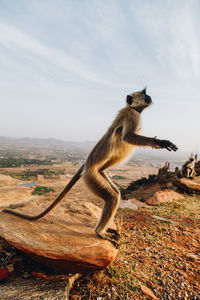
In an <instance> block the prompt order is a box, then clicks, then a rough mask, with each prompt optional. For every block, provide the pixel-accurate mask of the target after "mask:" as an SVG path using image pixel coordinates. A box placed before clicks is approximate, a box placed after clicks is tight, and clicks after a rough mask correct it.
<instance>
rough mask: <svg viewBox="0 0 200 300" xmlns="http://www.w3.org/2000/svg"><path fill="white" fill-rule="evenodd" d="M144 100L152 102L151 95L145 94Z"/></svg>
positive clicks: (148, 102) (147, 102)
mask: <svg viewBox="0 0 200 300" xmlns="http://www.w3.org/2000/svg"><path fill="white" fill-rule="evenodd" d="M144 101H145V103H146V104H150V103H152V100H151V97H150V96H148V95H146V96H145V100H144Z"/></svg>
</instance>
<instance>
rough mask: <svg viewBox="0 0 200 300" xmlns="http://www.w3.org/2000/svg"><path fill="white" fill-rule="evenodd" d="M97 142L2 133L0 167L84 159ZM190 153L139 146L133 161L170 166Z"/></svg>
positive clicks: (156, 165) (182, 160)
mask: <svg viewBox="0 0 200 300" xmlns="http://www.w3.org/2000/svg"><path fill="white" fill-rule="evenodd" d="M95 143H96V142H94V141H84V142H73V141H62V140H59V139H53V138H48V139H36V138H28V137H24V138H10V137H3V136H0V168H3V167H18V166H21V165H31V164H38V165H40V164H41V165H47V164H54V163H63V162H66V161H71V162H72V163H75V164H77V163H82V162H84V160H85V159H86V157H87V155H88V153H89V152H90V151H91V149H92V148H93V146H94V145H95ZM187 155H188V154H187V153H184V152H179V153H178V155H176V159H175V160H174V159H172V156H171V153H169V152H167V151H166V150H159V151H157V150H152V149H144V148H142V149H141V148H140V149H139V151H136V152H135V153H134V154H133V156H132V158H130V162H131V163H134V164H135V165H140V164H141V163H142V164H144V162H145V163H146V164H147V165H150V166H153V167H159V166H160V165H161V164H162V163H163V162H165V161H170V163H171V168H173V167H175V166H181V165H182V163H183V162H184V161H185V160H186V159H187Z"/></svg>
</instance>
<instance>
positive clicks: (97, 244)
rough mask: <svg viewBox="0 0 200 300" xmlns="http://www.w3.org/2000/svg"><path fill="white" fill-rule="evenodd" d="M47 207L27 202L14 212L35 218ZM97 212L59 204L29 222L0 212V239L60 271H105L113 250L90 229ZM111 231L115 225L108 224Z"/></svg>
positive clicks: (91, 207) (82, 206)
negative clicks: (41, 216) (39, 217)
mask: <svg viewBox="0 0 200 300" xmlns="http://www.w3.org/2000/svg"><path fill="white" fill-rule="evenodd" d="M46 206H47V204H45V205H44V204H41V202H37V203H29V204H28V205H26V206H24V207H23V208H20V209H19V208H18V209H17V211H20V212H26V213H27V214H30V215H35V214H37V213H39V212H41V211H42V210H44V209H45V207H46ZM100 215H101V209H100V208H99V207H97V206H95V205H94V204H92V203H89V202H83V201H70V203H67V204H60V205H58V206H57V207H55V208H54V209H53V210H52V211H51V212H50V213H48V214H47V215H46V216H45V217H43V218H41V219H39V220H35V221H29V220H24V219H22V218H19V217H16V216H13V215H10V214H8V213H4V212H1V213H0V236H1V237H3V238H4V239H5V240H7V242H8V243H10V244H11V245H13V246H14V247H16V248H17V249H19V250H21V251H23V252H24V253H25V254H27V255H29V256H30V257H31V258H33V259H35V260H36V261H38V262H41V263H42V264H44V265H46V266H48V267H50V268H53V269H55V270H58V271H62V272H89V271H94V270H98V269H102V268H106V267H107V266H108V265H109V264H110V263H111V262H112V261H113V260H114V259H115V257H116V254H117V249H116V248H115V247H114V246H113V244H112V243H111V242H109V241H106V240H103V239H101V238H99V237H98V236H97V235H96V233H95V231H94V227H95V224H96V223H97V221H98V220H99V218H100ZM111 227H112V228H115V225H114V224H112V226H111Z"/></svg>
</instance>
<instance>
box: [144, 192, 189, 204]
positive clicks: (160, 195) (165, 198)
mask: <svg viewBox="0 0 200 300" xmlns="http://www.w3.org/2000/svg"><path fill="white" fill-rule="evenodd" d="M184 199H185V198H184V196H183V195H182V194H179V193H177V192H175V191H173V190H170V189H167V190H163V191H158V192H156V193H155V194H154V195H153V197H151V198H149V199H147V200H146V202H145V203H146V204H148V205H156V204H160V203H163V202H173V201H175V200H184Z"/></svg>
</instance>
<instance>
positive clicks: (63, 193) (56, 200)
mask: <svg viewBox="0 0 200 300" xmlns="http://www.w3.org/2000/svg"><path fill="white" fill-rule="evenodd" d="M83 168H84V165H82V166H81V167H80V169H79V170H78V171H77V172H76V174H75V175H74V177H72V179H71V180H70V182H69V183H68V184H67V185H66V187H65V188H64V190H63V191H62V192H61V193H60V195H59V196H58V197H57V198H56V199H55V200H54V202H53V203H52V204H51V205H49V207H47V208H46V209H45V210H44V211H43V212H41V213H40V214H39V215H37V216H29V215H24V214H21V213H18V212H16V211H13V210H10V209H4V210H3V212H6V213H9V214H11V215H15V216H18V217H21V218H23V219H27V220H36V219H40V218H42V217H43V216H45V215H46V214H47V213H48V212H50V210H52V209H53V208H54V207H55V206H56V205H57V204H58V203H59V202H60V201H61V200H62V199H63V198H64V196H65V195H66V194H67V192H69V190H70V189H71V188H72V187H73V185H74V184H75V183H76V182H77V181H78V180H79V178H80V177H81V174H82V172H83Z"/></svg>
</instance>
